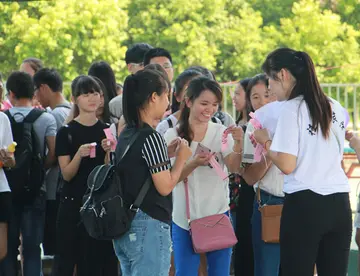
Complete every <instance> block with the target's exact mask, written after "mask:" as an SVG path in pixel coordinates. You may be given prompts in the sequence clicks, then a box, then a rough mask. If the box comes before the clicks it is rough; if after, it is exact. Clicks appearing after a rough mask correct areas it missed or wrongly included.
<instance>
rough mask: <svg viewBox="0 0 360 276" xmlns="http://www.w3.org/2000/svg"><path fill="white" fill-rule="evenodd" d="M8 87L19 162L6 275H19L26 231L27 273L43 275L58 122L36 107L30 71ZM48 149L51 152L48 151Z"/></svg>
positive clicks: (11, 174) (10, 173)
mask: <svg viewBox="0 0 360 276" xmlns="http://www.w3.org/2000/svg"><path fill="white" fill-rule="evenodd" d="M6 89H7V90H8V92H9V94H10V96H11V97H13V98H15V99H16V101H15V106H14V107H12V108H11V109H9V110H7V111H6V112H5V114H6V115H7V116H8V118H9V120H10V123H11V129H12V134H13V138H14V141H15V142H16V143H17V147H16V151H15V160H16V166H15V167H14V168H11V169H6V170H5V173H6V177H7V180H8V182H9V185H10V188H11V192H12V219H11V221H10V223H9V237H8V255H7V257H6V258H5V259H4V261H3V262H2V263H1V264H0V266H1V269H2V270H3V271H4V273H5V274H4V275H6V276H15V275H17V255H18V246H19V236H20V234H21V235H22V247H23V251H22V252H23V257H24V267H23V275H24V276H33V275H34V276H35V275H41V273H42V265H41V248H40V244H41V243H42V240H43V231H44V221H45V201H46V186H45V182H44V175H45V169H48V168H50V167H51V166H52V165H53V164H54V162H55V160H56V159H55V135H56V122H55V119H54V117H53V116H51V115H50V114H47V113H46V112H45V111H43V110H40V109H37V108H33V107H32V99H33V96H34V84H33V81H32V78H31V76H30V75H29V74H27V73H24V72H19V71H16V72H14V73H12V74H11V75H10V76H9V78H8V80H7V82H6ZM46 152H47V153H46Z"/></svg>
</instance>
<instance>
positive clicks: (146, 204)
mask: <svg viewBox="0 0 360 276" xmlns="http://www.w3.org/2000/svg"><path fill="white" fill-rule="evenodd" d="M137 131H140V134H139V136H138V138H137V139H136V141H135V142H134V144H133V145H132V146H131V148H130V149H129V151H128V152H127V154H126V155H125V156H124V158H123V159H122V160H121V161H120V163H119V165H118V167H117V170H118V173H119V174H120V179H121V181H122V182H121V183H122V187H123V192H124V199H125V201H126V203H127V204H128V205H131V204H132V203H134V201H135V199H136V197H137V195H138V194H139V192H140V189H141V187H142V185H143V184H144V183H145V181H146V179H147V178H148V177H150V176H151V174H155V173H158V172H161V171H165V170H169V169H170V167H171V165H170V160H169V156H168V152H167V146H166V142H165V140H164V138H163V137H162V136H161V135H160V134H159V133H158V132H156V131H155V130H154V129H153V128H151V127H150V126H149V125H147V124H144V126H143V127H141V128H139V129H135V128H131V127H127V128H125V129H124V130H123V132H121V134H120V137H119V140H118V146H117V148H116V159H117V160H119V158H120V157H119V155H120V154H121V153H122V152H124V147H125V146H127V145H128V144H129V141H130V139H131V137H132V136H133V135H134V133H135V132H137ZM140 209H141V210H142V211H143V212H145V213H146V214H148V215H149V216H150V217H152V218H154V219H157V220H160V221H163V222H166V223H169V222H170V221H171V213H172V195H171V194H169V195H168V196H162V195H160V194H159V193H158V191H157V190H156V188H155V186H154V183H152V184H151V185H150V189H149V191H148V193H147V194H146V196H145V198H144V201H143V202H142V204H141V205H140Z"/></svg>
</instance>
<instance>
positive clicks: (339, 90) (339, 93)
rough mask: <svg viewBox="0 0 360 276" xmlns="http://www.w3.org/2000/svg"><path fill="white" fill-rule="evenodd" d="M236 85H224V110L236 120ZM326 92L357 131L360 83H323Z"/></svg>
mask: <svg viewBox="0 0 360 276" xmlns="http://www.w3.org/2000/svg"><path fill="white" fill-rule="evenodd" d="M235 86H236V84H228V83H227V84H222V87H223V91H224V96H225V97H224V102H223V109H224V110H225V111H226V112H228V113H229V114H230V115H232V116H233V117H234V118H235V117H236V115H237V114H236V110H235V107H234V106H233V104H232V96H233V91H234V90H235ZM321 87H322V89H323V90H324V92H325V93H326V94H327V95H328V96H329V97H331V98H333V99H335V100H337V101H338V102H340V103H341V104H342V106H344V107H345V108H346V109H347V110H348V112H349V115H350V123H349V128H353V129H354V130H357V129H358V128H359V127H360V125H359V112H360V106H359V104H360V98H359V99H358V97H360V95H358V94H357V92H359V93H360V83H357V84H355V83H346V84H341V83H323V84H321Z"/></svg>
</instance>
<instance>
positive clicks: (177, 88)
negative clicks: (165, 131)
mask: <svg viewBox="0 0 360 276" xmlns="http://www.w3.org/2000/svg"><path fill="white" fill-rule="evenodd" d="M201 75H202V74H201V73H200V72H199V71H196V70H192V69H187V70H185V71H184V72H182V73H181V74H180V75H179V76H178V77H177V78H176V80H175V85H174V94H175V93H176V96H175V95H173V97H172V101H171V112H172V113H175V112H176V111H178V110H179V109H180V105H181V103H180V102H178V100H177V99H176V97H178V96H180V94H182V93H184V92H185V91H184V88H185V86H186V84H188V83H189V81H191V80H192V79H193V78H195V77H197V76H201Z"/></svg>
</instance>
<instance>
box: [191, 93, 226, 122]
mask: <svg viewBox="0 0 360 276" xmlns="http://www.w3.org/2000/svg"><path fill="white" fill-rule="evenodd" d="M186 104H187V106H188V107H189V108H190V119H193V120H196V121H199V122H203V123H204V122H209V121H210V119H211V117H212V116H213V115H214V114H215V112H216V111H217V110H218V108H219V100H218V98H217V97H216V95H215V94H214V93H213V92H212V91H210V90H204V91H202V92H201V94H200V96H199V97H197V98H196V99H195V100H194V101H193V102H191V101H189V100H187V103H186Z"/></svg>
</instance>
